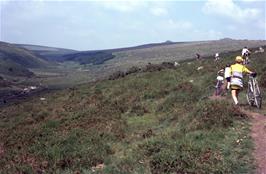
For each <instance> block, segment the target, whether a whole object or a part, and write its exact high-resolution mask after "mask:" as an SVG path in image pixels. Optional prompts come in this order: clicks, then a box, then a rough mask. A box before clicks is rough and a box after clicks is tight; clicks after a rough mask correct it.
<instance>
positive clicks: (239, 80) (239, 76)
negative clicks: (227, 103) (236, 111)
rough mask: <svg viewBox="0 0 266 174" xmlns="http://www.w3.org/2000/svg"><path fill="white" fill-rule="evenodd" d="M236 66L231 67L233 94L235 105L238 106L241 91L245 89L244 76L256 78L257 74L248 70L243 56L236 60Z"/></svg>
mask: <svg viewBox="0 0 266 174" xmlns="http://www.w3.org/2000/svg"><path fill="white" fill-rule="evenodd" d="M235 62H236V63H235V64H233V65H231V66H230V69H231V82H230V87H231V94H232V98H233V101H234V104H235V105H238V95H239V92H240V90H242V89H243V76H244V74H250V75H252V76H254V77H255V76H256V73H255V72H252V71H250V70H249V69H248V68H246V67H245V66H244V65H243V63H244V59H243V58H242V57H241V56H237V57H236V59H235Z"/></svg>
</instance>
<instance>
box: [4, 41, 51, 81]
mask: <svg viewBox="0 0 266 174" xmlns="http://www.w3.org/2000/svg"><path fill="white" fill-rule="evenodd" d="M48 65H49V63H48V62H47V61H45V60H42V59H41V58H40V57H37V56H36V55H34V54H33V53H32V52H30V51H28V50H26V49H22V48H19V47H16V46H15V45H13V44H9V43H5V42H0V74H4V75H9V76H26V77H29V76H32V75H33V73H32V72H31V71H30V70H29V68H44V67H47V66H48Z"/></svg>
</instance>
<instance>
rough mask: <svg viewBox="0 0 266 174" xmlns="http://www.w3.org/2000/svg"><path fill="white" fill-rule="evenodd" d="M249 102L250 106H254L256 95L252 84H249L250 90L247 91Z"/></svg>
mask: <svg viewBox="0 0 266 174" xmlns="http://www.w3.org/2000/svg"><path fill="white" fill-rule="evenodd" d="M246 96H247V101H248V104H249V105H250V106H254V93H253V90H252V85H251V83H248V89H247V94H246Z"/></svg>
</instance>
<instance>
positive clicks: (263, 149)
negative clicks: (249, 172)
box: [243, 110, 266, 174]
mask: <svg viewBox="0 0 266 174" xmlns="http://www.w3.org/2000/svg"><path fill="white" fill-rule="evenodd" d="M243 112H244V113H246V114H247V115H249V116H250V117H251V118H252V121H251V123H252V127H251V137H252V138H253V140H254V144H255V150H254V152H253V153H254V154H253V155H254V158H255V160H256V165H257V169H256V174H266V116H264V115H261V114H258V113H255V112H250V111H246V110H243Z"/></svg>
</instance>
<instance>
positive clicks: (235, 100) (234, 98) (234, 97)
mask: <svg viewBox="0 0 266 174" xmlns="http://www.w3.org/2000/svg"><path fill="white" fill-rule="evenodd" d="M232 97H233V100H234V102H235V105H237V104H238V100H237V98H236V96H232Z"/></svg>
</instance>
